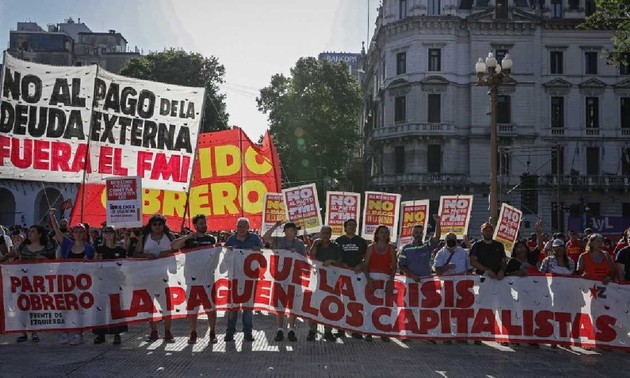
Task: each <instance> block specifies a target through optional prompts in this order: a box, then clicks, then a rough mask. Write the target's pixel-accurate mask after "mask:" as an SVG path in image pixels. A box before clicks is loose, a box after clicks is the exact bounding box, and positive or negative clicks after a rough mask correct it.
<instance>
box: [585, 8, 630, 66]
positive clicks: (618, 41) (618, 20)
mask: <svg viewBox="0 0 630 378" xmlns="http://www.w3.org/2000/svg"><path fill="white" fill-rule="evenodd" d="M595 6H596V11H595V13H593V14H592V15H590V16H588V17H587V18H586V20H584V23H583V24H582V25H580V28H582V29H608V30H614V31H615V32H614V34H613V36H612V43H613V48H612V50H610V51H609V52H608V59H609V60H610V61H611V62H613V63H614V64H615V65H617V66H619V65H620V64H630V58H629V55H630V0H595Z"/></svg>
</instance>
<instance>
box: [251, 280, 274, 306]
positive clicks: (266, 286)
mask: <svg viewBox="0 0 630 378" xmlns="http://www.w3.org/2000/svg"><path fill="white" fill-rule="evenodd" d="M270 295H271V281H267V280H259V281H258V282H257V283H256V292H255V295H254V302H255V303H257V304H258V303H259V304H265V305H268V304H269V297H270Z"/></svg>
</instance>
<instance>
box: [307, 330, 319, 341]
mask: <svg viewBox="0 0 630 378" xmlns="http://www.w3.org/2000/svg"><path fill="white" fill-rule="evenodd" d="M315 336H317V331H313V330H311V331H308V336H306V341H315Z"/></svg>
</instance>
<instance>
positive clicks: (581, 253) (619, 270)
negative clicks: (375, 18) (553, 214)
mask: <svg viewBox="0 0 630 378" xmlns="http://www.w3.org/2000/svg"><path fill="white" fill-rule="evenodd" d="M433 218H434V220H435V224H436V225H437V226H436V229H435V232H434V233H433V235H431V237H429V238H428V239H427V240H425V237H424V235H425V232H424V231H425V230H424V229H423V226H422V225H416V226H414V227H413V241H412V242H411V243H409V244H407V245H401V246H398V248H397V247H396V246H395V245H393V244H392V243H391V241H390V231H389V229H388V228H387V227H385V226H379V227H377V228H376V230H375V232H374V236H373V238H372V240H371V241H368V240H365V239H364V238H362V237H361V236H359V235H357V228H358V224H357V221H356V220H355V219H348V220H346V221H345V223H344V224H343V228H344V234H343V235H342V236H340V237H338V238H336V239H334V240H333V239H332V228H331V227H329V226H323V227H322V228H321V230H320V232H319V233H318V234H316V235H307V234H306V232H304V233H303V234H302V235H300V232H299V228H298V227H297V225H296V224H295V223H290V222H289V223H285V224H284V226H283V231H284V236H283V237H272V235H273V234H274V232H275V231H276V229H277V228H278V227H279V226H281V225H282V224H283V222H277V223H276V225H275V226H274V227H273V228H272V229H270V230H268V231H267V232H266V233H265V234H264V235H262V237H261V236H259V235H258V234H257V233H255V232H253V231H251V230H250V223H249V221H248V219H246V218H240V219H239V220H238V221H237V224H236V231H234V232H233V233H231V234H230V233H227V232H219V233H215V234H214V235H213V234H210V233H208V220H207V219H206V217H205V216H204V215H196V216H195V217H194V218H193V219H192V224H193V226H194V230H189V229H186V228H185V229H184V230H182V232H181V234H175V233H173V232H172V231H171V230H170V229H169V227H168V226H167V220H166V218H165V217H164V216H162V215H160V214H155V215H153V216H152V217H150V219H149V221H148V222H147V224H146V225H145V227H143V228H140V229H116V228H115V227H113V226H111V225H107V224H105V223H103V224H102V227H101V228H100V229H98V228H92V227H90V226H89V225H87V224H82V223H77V224H75V225H73V226H70V227H69V226H68V222H67V221H66V220H65V219H62V220H61V221H60V222H57V220H56V219H57V217H56V214H55V211H54V210H51V211H50V226H51V227H50V228H51V230H50V231H49V230H47V229H46V228H45V227H43V226H40V225H33V226H31V227H30V228H28V229H26V228H22V227H13V228H12V230H8V229H6V228H4V227H2V226H0V261H29V260H30V261H32V260H49V259H73V260H82V259H87V260H91V259H102V260H113V259H122V258H128V257H136V258H147V259H155V258H159V257H165V256H169V255H171V254H172V253H174V252H176V251H179V250H185V249H192V248H197V247H201V246H212V245H223V246H225V247H227V250H228V252H226V253H229V251H231V250H233V249H249V250H260V249H261V248H271V249H283V250H288V251H291V252H293V253H297V254H300V255H302V256H305V257H308V258H310V259H313V260H317V261H320V262H321V263H322V265H323V266H335V267H342V268H348V269H352V270H354V271H355V272H357V273H361V272H362V273H364V274H365V275H366V278H367V285H368V287H370V286H373V284H374V281H373V277H372V275H373V274H375V273H380V274H385V275H388V276H389V279H388V280H387V281H386V283H385V287H384V289H385V290H386V291H390V290H392V289H393V283H394V279H395V276H396V274H397V273H400V274H403V275H404V276H406V277H408V278H409V279H412V280H415V281H420V280H422V279H423V278H425V277H428V276H431V275H434V274H435V275H438V276H444V275H453V274H469V273H470V274H479V275H482V276H484V277H486V278H489V279H496V280H502V279H503V278H504V277H506V276H527V275H531V274H553V275H580V276H582V277H584V278H589V279H593V280H598V281H601V282H602V283H603V284H608V283H609V282H611V281H614V282H630V245H629V240H630V228H628V229H627V230H626V231H625V232H624V234H623V235H622V237H621V239H620V240H619V242H618V243H617V245H616V246H615V247H613V246H612V243H610V241H608V242H607V239H605V238H604V237H603V236H602V235H601V234H597V233H593V232H592V231H591V230H590V229H588V228H587V229H585V230H584V233H583V234H582V235H579V234H578V233H577V232H574V231H573V230H570V231H569V232H568V233H567V235H566V236H565V234H562V233H557V234H554V235H553V237H550V236H549V235H548V234H546V233H543V232H542V222H541V221H538V222H537V223H536V226H535V230H536V232H535V233H533V234H531V235H530V237H529V238H528V239H527V240H518V241H517V242H516V243H515V244H514V245H513V248H512V251H510V256H508V254H507V253H506V251H505V249H504V245H503V244H502V243H500V242H498V241H496V240H494V239H493V235H494V226H493V225H492V224H490V223H484V224H483V225H482V226H481V229H480V236H481V239H480V240H476V241H471V240H469V238H468V237H467V236H464V238H463V240H458V239H457V236H456V235H455V234H453V233H447V234H446V235H445V236H444V238H443V241H441V239H442V235H441V230H440V226H439V225H440V217H439V216H438V215H434V216H433ZM9 235H10V236H9ZM204 311H206V315H207V318H208V328H209V331H210V332H209V335H210V336H209V342H210V343H217V342H218V339H217V334H216V319H217V316H216V311H213V310H208V309H204ZM239 313H241V314H242V315H241V317H242V323H243V324H242V329H243V334H244V336H243V340H244V341H247V342H252V341H254V340H255V338H254V335H253V327H254V325H253V312H252V310H247V309H243V310H240V311H237V310H233V311H228V313H227V315H226V316H227V329H226V333H225V337H224V341H225V342H232V341H234V335H235V333H236V324H237V318H238V314H239ZM197 318H198V315H197V314H194V315H189V316H188V319H189V326H190V334H189V338H188V343H189V344H195V343H196V342H197V338H198V335H197ZM276 319H277V326H278V329H277V332H276V335H275V337H274V340H275V341H277V342H280V341H283V340H284V338H285V333H286V338H287V339H288V340H289V341H292V342H295V341H297V339H298V337H297V334H296V317H295V316H293V315H289V316H288V319H287V316H286V314H283V313H278V314H277V315H276ZM163 323H164V341H165V342H168V343H171V342H174V341H175V339H174V336H173V333H172V332H171V319H170V318H165V319H164V322H163ZM317 326H318V324H317V323H316V322H313V321H311V322H310V323H309V330H308V334H307V336H306V340H307V341H314V340H316V338H317ZM150 329H151V331H150V334H149V336H148V341H156V340H158V339H159V338H160V335H159V330H158V324H157V322H154V321H151V322H150ZM126 331H127V326H125V325H123V326H111V327H105V328H98V329H95V330H94V331H93V333H94V335H95V336H94V343H95V344H101V343H104V342H105V341H106V335H108V334H109V335H114V338H113V343H114V344H120V343H121V337H120V334H121V333H123V332H126ZM351 336H352V337H353V338H356V339H362V338H364V339H365V340H366V341H372V336H371V335H362V334H360V333H352V335H351ZM343 337H345V332H344V331H343V330H338V331H337V332H336V333H333V329H332V328H331V327H329V326H325V327H324V334H323V339H324V340H329V341H334V340H335V339H337V338H343ZM31 339H32V341H34V342H37V341H39V336H38V334H37V333H32V334H31ZM27 340H28V335H27V334H26V333H23V334H21V335H20V336H19V337H18V338H17V341H18V342H24V341H27ZM382 341H384V342H388V341H389V338H387V337H382ZM403 341H406V340H403ZM60 342H61V343H67V344H69V345H79V344H81V343H83V334H82V332H78V333H74V334H68V333H64V334H63V335H62V337H61V340H60ZM475 343H480V342H478V341H477V342H475ZM552 347H553V345H552Z"/></svg>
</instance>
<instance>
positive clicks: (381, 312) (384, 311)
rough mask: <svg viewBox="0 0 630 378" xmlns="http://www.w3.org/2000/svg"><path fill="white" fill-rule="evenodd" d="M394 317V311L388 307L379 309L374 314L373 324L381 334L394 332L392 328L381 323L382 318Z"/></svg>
mask: <svg viewBox="0 0 630 378" xmlns="http://www.w3.org/2000/svg"><path fill="white" fill-rule="evenodd" d="M383 316H388V317H391V316H392V310H391V309H389V308H387V307H377V308H375V309H374V311H373V312H372V324H374V328H376V329H377V330H379V331H381V332H392V326H391V325H389V324H385V323H382V322H381V317H383Z"/></svg>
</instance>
